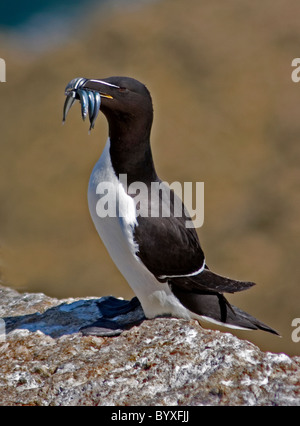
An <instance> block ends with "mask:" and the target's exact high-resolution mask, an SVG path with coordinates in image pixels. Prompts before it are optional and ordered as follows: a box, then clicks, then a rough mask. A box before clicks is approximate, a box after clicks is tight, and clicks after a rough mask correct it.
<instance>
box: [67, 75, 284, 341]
mask: <svg viewBox="0 0 300 426" xmlns="http://www.w3.org/2000/svg"><path fill="white" fill-rule="evenodd" d="M72 82H73V83H72ZM72 82H70V83H69V85H68V86H67V88H66V94H67V100H66V103H67V104H68V101H69V103H70V104H72V102H73V98H76V97H77V98H78V99H80V101H81V106H82V115H83V118H85V117H86V116H87V114H88V113H90V116H93V119H90V120H91V127H94V122H95V117H96V116H97V114H98V112H99V106H100V111H101V112H102V113H103V114H104V115H105V117H106V119H107V121H108V126H109V136H108V140H107V142H106V145H105V148H104V151H103V153H102V155H101V157H100V158H99V160H98V161H97V163H96V165H95V167H94V169H93V171H92V174H91V177H90V182H89V187H88V204H89V210H90V214H91V217H92V219H93V222H94V224H95V227H96V229H97V231H98V233H99V235H100V237H101V239H102V241H103V243H104V244H105V246H106V248H107V250H108V252H109V254H110V256H111V258H112V259H113V261H114V262H115V264H116V266H117V267H118V268H119V270H120V272H121V273H122V274H123V276H124V277H125V279H126V280H127V281H128V283H129V284H130V286H131V288H132V290H133V291H134V293H135V294H136V296H137V298H138V299H139V301H140V303H141V305H142V308H143V310H144V313H145V316H146V317H147V318H154V317H157V316H172V317H178V318H185V319H190V318H195V319H197V320H199V321H201V320H202V319H204V320H206V321H211V322H213V323H217V324H221V325H223V326H227V327H230V328H239V329H250V330H257V329H260V330H264V331H268V332H270V333H274V334H278V333H277V332H276V331H275V330H273V329H272V328H270V327H269V326H267V325H266V324H263V323H262V322H260V321H259V320H257V319H256V318H254V317H253V316H251V315H249V314H247V313H246V312H243V311H242V310H240V309H239V308H237V307H235V306H233V305H231V304H230V303H229V302H228V301H227V300H226V298H225V297H224V293H234V292H238V291H242V290H246V289H248V288H250V287H252V286H253V285H254V283H252V282H243V281H237V280H233V279H230V278H225V277H222V276H220V275H218V274H216V273H214V272H212V271H210V270H209V268H208V266H207V265H206V263H205V257H204V253H203V250H202V248H201V246H200V242H199V239H198V235H197V233H196V230H195V228H194V227H187V226H186V223H187V220H188V221H190V217H189V214H188V212H187V210H186V208H185V206H184V205H183V203H182V201H181V200H179V199H178V197H177V196H176V195H175V193H174V192H171V197H169V200H170V206H165V203H166V201H165V200H166V199H167V198H168V197H164V192H166V193H168V194H170V192H169V191H168V188H167V187H166V185H164V184H163V183H162V181H161V180H160V179H159V177H158V176H157V173H156V170H155V167H154V164H153V157H152V152H151V146H150V132H151V127H152V121H153V107H152V100H151V96H150V93H149V91H148V89H147V88H146V87H145V86H144V85H143V84H142V83H140V82H139V81H137V80H135V79H132V78H128V77H110V78H105V79H102V80H98V79H84V78H81V79H74V80H73V81H72ZM74 82H75V84H74ZM78 92H79V95H78ZM99 95H100V98H101V99H100V98H99ZM90 99H91V101H92V102H91V104H89V102H90ZM100 100H101V102H99V101H100ZM94 101H98V103H97V102H94ZM95 104H96V105H97V106H96V107H95ZM65 108H67V109H69V106H67V107H65ZM89 108H90V109H92V111H89ZM95 108H96V111H95ZM65 115H66V114H64V118H65ZM124 177H126V185H125V184H124ZM136 182H139V183H142V184H143V185H144V187H146V188H147V189H149V191H148V192H146V193H145V194H146V195H143V194H139V197H137V196H136V195H137V193H135V194H133V193H131V192H130V191H128V188H129V187H130V185H131V184H133V185H134V184H135V183H136ZM103 183H106V184H109V185H108V186H107V187H106V189H107V191H106V193H105V191H103V187H102V189H101V185H102V184H103ZM153 183H159V184H160V196H159V197H154V199H153V197H151V191H150V188H151V185H153ZM109 189H110V191H109ZM104 193H105V194H106V197H111V199H109V198H106V202H109V201H111V202H114V203H115V213H116V214H110V215H106V216H105V215H103V214H101V212H99V201H100V200H101V195H102V196H103V194H104ZM109 193H110V195H109ZM149 194H150V195H149ZM143 197H144V198H143ZM137 198H138V202H137ZM138 204H139V205H138ZM175 205H176V206H177V207H178V205H180V206H181V213H182V214H181V215H178V214H176V215H175V213H174V209H175ZM165 207H166V208H169V210H170V214H169V216H168V215H164V214H162V211H163V209H164V208H165ZM153 211H154V212H156V213H155V214H153Z"/></svg>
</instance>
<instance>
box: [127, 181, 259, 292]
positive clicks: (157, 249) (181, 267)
mask: <svg viewBox="0 0 300 426" xmlns="http://www.w3.org/2000/svg"><path fill="white" fill-rule="evenodd" d="M161 188H162V190H161V192H160V194H159V195H160V196H159V204H157V201H158V200H157V198H156V199H155V201H154V200H153V199H152V200H151V198H149V200H146V201H147V202H142V203H141V205H142V207H141V208H140V215H139V216H138V218H137V221H138V225H137V226H136V227H135V229H134V239H135V241H136V242H137V244H138V247H139V250H138V252H137V256H138V257H139V258H140V259H141V261H142V262H143V263H144V265H145V266H146V267H147V268H148V269H149V271H150V272H152V274H153V275H155V277H156V278H157V279H158V280H160V281H168V283H169V285H170V286H171V287H172V288H173V289H174V290H175V291H176V290H177V291H178V292H184V293H185V294H187V293H190V294H195V293H201V292H203V291H204V292H210V293H224V292H226V293H234V292H237V291H242V290H246V289H248V288H250V287H252V286H253V285H254V283H252V282H248V281H247V282H244V281H237V280H233V279H230V278H226V277H222V276H220V275H218V274H215V273H214V272H212V271H210V270H209V269H208V267H207V266H206V265H205V269H203V265H204V261H205V258H204V253H203V251H202V249H201V246H200V242H199V238H198V235H197V233H196V230H195V228H188V227H187V226H186V224H187V223H191V218H190V216H189V214H188V212H187V211H186V209H185V207H184V205H183V203H182V201H181V200H180V199H179V198H178V197H177V196H176V194H174V192H172V191H171V192H170V191H169V189H167V187H166V186H164V185H163V184H162V183H161ZM164 191H165V192H164ZM144 201H145V200H144ZM154 202H155V203H156V204H155V206H154V208H153V203H154ZM166 203H167V204H168V203H169V205H167V206H166ZM158 205H159V211H158V210H157V207H158ZM175 205H176V209H175V208H174V206H175ZM179 205H180V208H181V212H180V215H179V214H178V213H179V211H178V206H179ZM145 206H146V207H145ZM149 206H150V207H149ZM169 206H170V207H169ZM166 207H167V209H166V210H163V209H165V208H166ZM151 208H152V210H151ZM155 208H156V210H155ZM168 211H169V213H170V214H169V217H168V216H166V212H168ZM153 212H155V214H156V216H158V217H153ZM163 212H164V213H163ZM175 212H176V214H175ZM199 270H200V271H201V272H199V273H198V274H196V275H191V274H193V273H194V272H196V271H199Z"/></svg>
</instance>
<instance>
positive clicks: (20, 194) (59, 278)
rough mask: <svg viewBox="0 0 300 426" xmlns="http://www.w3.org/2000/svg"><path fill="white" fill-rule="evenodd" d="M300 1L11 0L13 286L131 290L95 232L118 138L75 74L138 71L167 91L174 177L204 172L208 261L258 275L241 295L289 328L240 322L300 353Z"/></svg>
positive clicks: (8, 197) (161, 133) (254, 336)
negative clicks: (297, 78) (83, 102)
mask: <svg viewBox="0 0 300 426" xmlns="http://www.w3.org/2000/svg"><path fill="white" fill-rule="evenodd" d="M299 16H300V4H299V2H298V1H297V0H290V1H289V2H285V3H284V2H282V1H281V0H261V1H260V2H249V1H241V0H227V1H226V2H224V1H223V0H215V1H214V2H211V1H209V0H186V1H184V2H182V1H180V0H156V1H151V0H148V1H146V0H144V1H141V0H136V1H133V0H122V1H121V0H119V1H109V2H108V1H106V2H105V1H102V2H101V1H99V0H98V1H92V0H91V1H88V0H86V1H79V0H78V1H74V0H72V1H67V0H64V1H59V2H58V1H54V0H52V1H51V0H48V1H45V2H38V1H37V0H28V1H27V2H25V3H24V5H23V6H22V5H21V4H20V5H18V7H17V8H16V6H15V5H14V4H13V3H9V2H7V3H6V4H5V5H3V6H2V7H1V17H0V36H1V37H0V57H1V58H3V59H4V60H5V61H6V82H5V83H0V99H1V101H0V109H1V115H0V129H1V130H0V132H1V133H0V134H1V136H0V143H1V152H0V250H1V252H0V259H1V260H0V261H1V264H0V271H1V279H2V281H3V283H4V284H5V285H7V286H10V287H13V288H15V289H17V290H18V291H21V292H25V291H26V292H44V293H46V294H47V295H50V296H55V297H57V298H64V297H86V296H99V297H100V296H104V295H109V294H112V295H114V296H122V297H124V298H131V297H132V296H133V293H132V291H131V290H130V288H129V286H128V284H127V283H126V282H125V280H124V279H123V277H122V276H121V275H120V273H119V272H118V270H117V269H116V267H115V266H114V264H113V263H112V261H111V259H110V257H109V256H108V254H107V253H106V251H105V249H104V246H103V244H102V242H101V240H100V239H99V237H98V235H97V233H96V231H95V230H94V227H93V224H92V221H91V219H90V215H89V211H88V206H87V195H86V193H87V185H88V181H89V175H90V173H91V170H92V168H93V165H94V163H95V162H96V160H97V159H98V157H99V156H100V154H101V151H102V149H103V147H104V145H105V141H106V138H107V124H106V120H105V119H104V117H103V116H99V118H98V120H97V122H96V126H95V130H94V131H93V132H92V134H91V135H90V136H89V135H88V123H83V122H82V120H81V115H80V107H79V104H78V103H77V104H76V105H75V106H74V107H73V108H72V110H71V111H70V113H69V116H68V119H67V122H66V124H65V125H64V126H62V124H61V120H62V107H63V103H64V88H65V86H66V84H67V83H68V82H69V81H70V80H71V79H73V78H74V77H88V78H104V77H108V76H112V75H126V76H131V77H134V78H136V79H139V80H141V81H142V82H144V83H145V84H146V85H147V87H148V88H149V90H150V91H151V94H152V97H153V102H154V126H153V131H152V150H153V155H154V161H155V163H156V168H157V171H158V174H159V176H160V177H161V178H162V179H164V180H166V181H168V182H173V181H177V180H178V181H181V182H184V181H188V182H196V181H199V182H204V183H205V220H204V226H203V227H202V228H200V229H199V230H198V233H199V236H200V239H201V243H202V246H203V248H204V251H205V253H206V259H207V263H208V265H209V267H210V268H211V269H213V270H214V271H215V272H217V273H220V274H222V275H225V276H230V277H233V278H236V279H240V280H251V281H254V282H256V283H257V286H256V287H254V288H252V289H251V290H249V291H248V292H244V293H241V294H236V295H230V296H229V297H228V299H229V300H230V302H232V303H233V304H235V305H238V306H239V307H240V308H242V309H244V310H246V311H248V312H249V313H251V314H252V315H254V316H256V317H258V318H259V319H261V320H262V321H264V322H266V323H267V324H269V325H270V326H272V327H274V328H276V329H277V330H278V331H279V332H280V333H281V334H282V335H283V337H282V338H278V337H276V336H272V335H268V334H266V333H263V332H252V333H251V332H235V334H236V335H238V336H239V337H241V338H244V339H247V340H250V341H252V342H253V343H255V344H257V345H258V346H260V347H261V348H262V349H263V350H269V351H276V352H285V353H287V354H290V355H294V354H297V355H299V353H300V342H299V343H294V342H293V341H292V339H291V333H292V331H293V328H292V327H291V322H292V320H293V319H294V318H297V317H300V303H299V301H300V290H299V284H300V267H299V263H300V262H299V249H300V247H299V236H300V232H299V231H300V227H299V215H300V196H299V195H300V192H299V184H300V170H299V162H300V143H299V142H300V141H299V136H300V83H299V84H298V85H297V84H296V83H294V82H293V81H292V80H291V72H292V67H291V62H292V59H293V58H295V57H300V25H299Z"/></svg>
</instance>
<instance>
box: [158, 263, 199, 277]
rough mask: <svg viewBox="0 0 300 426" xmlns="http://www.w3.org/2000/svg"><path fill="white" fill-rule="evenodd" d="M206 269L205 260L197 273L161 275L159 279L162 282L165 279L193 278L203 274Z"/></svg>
mask: <svg viewBox="0 0 300 426" xmlns="http://www.w3.org/2000/svg"><path fill="white" fill-rule="evenodd" d="M204 268H205V259H204V261H203V265H202V266H201V268H200V269H198V270H197V271H195V272H192V273H191V274H185V275H159V276H158V278H159V279H161V280H164V279H165V278H184V277H193V276H195V275H198V274H201V272H202V271H203V270H204Z"/></svg>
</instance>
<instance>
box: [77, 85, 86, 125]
mask: <svg viewBox="0 0 300 426" xmlns="http://www.w3.org/2000/svg"><path fill="white" fill-rule="evenodd" d="M77 93H78V95H79V98H80V104H81V116H82V119H83V121H84V120H85V119H86V117H87V115H88V112H89V97H88V94H87V92H86V90H81V89H77Z"/></svg>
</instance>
